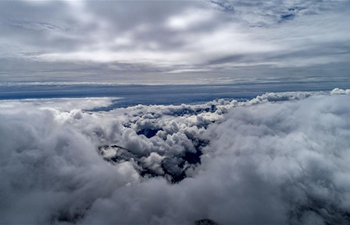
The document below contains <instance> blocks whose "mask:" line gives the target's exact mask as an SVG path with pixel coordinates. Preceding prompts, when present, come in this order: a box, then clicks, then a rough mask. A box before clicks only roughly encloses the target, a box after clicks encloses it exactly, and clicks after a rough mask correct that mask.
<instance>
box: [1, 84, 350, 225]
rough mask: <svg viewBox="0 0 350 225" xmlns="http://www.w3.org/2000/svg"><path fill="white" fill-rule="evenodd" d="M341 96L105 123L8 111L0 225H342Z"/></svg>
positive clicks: (344, 110)
mask: <svg viewBox="0 0 350 225" xmlns="http://www.w3.org/2000/svg"><path fill="white" fill-rule="evenodd" d="M348 94H349V90H341V89H335V90H333V91H332V92H330V93H325V92H322V93H314V92H309V93H305V92H291V93H268V94H265V95H263V96H258V97H257V98H255V99H252V100H250V101H246V102H238V101H235V100H233V101H225V100H217V101H212V102H208V103H205V104H198V105H178V106H173V105H166V106H161V105H154V106H144V105H137V106H133V107H128V108H118V109H114V110H111V111H108V112H105V111H86V110H81V109H78V108H76V109H72V108H60V107H61V106H62V102H58V103H57V104H58V106H59V107H55V106H54V105H53V103H52V104H50V105H48V106H45V104H46V103H45V102H41V103H36V104H34V103H33V106H32V107H30V106H28V104H29V103H28V102H26V103H24V104H25V105H24V106H21V104H20V103H18V102H17V104H12V105H11V104H10V102H9V101H7V106H6V107H1V108H0V121H1V122H0V137H1V140H0V141H1V151H0V154H1V155H0V156H1V157H0V176H1V179H2V181H1V183H0V190H1V191H0V195H1V202H0V223H2V224H19V223H26V224H49V223H51V224H194V223H195V221H198V220H202V219H206V218H208V219H211V220H213V221H215V222H216V223H218V224H258V223H259V224H347V223H348V221H349V215H350V205H349V198H350V193H349V189H350V187H349V186H350V180H349V176H348V174H349V172H350V167H349V161H350V154H349V146H350V143H349V140H350V124H349V118H350V98H349V96H348ZM93 101H97V102H98V101H99V102H100V103H101V102H102V104H106V103H105V102H104V101H101V100H96V99H95V100H93V99H92V100H91V102H90V103H92V105H94V104H93ZM68 105H69V104H68Z"/></svg>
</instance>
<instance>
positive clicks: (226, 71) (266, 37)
mask: <svg viewBox="0 0 350 225" xmlns="http://www.w3.org/2000/svg"><path fill="white" fill-rule="evenodd" d="M349 15H350V5H349V1H347V0H330V1H311V0H306V1H300V0H295V1H289V0H254V1H250V2H247V1H242V0H228V1H226V0H215V1H214V0H211V1H209V0H200V1H143V0H142V1H113V0H112V1H89V0H87V1H63V0H62V1H61V0H57V1H45V0H44V1H42V0H40V1H36V0H34V1H0V29H1V31H2V32H1V34H2V35H1V37H0V53H1V54H0V66H1V68H2V71H1V72H0V75H1V77H0V82H9V81H10V82H16V81H21V82H23V81H30V82H37V81H39V82H52V81H53V82H70V81H74V82H110V81H112V82H115V83H129V84H130V83H135V82H137V83H146V82H147V83H153V84H154V83H213V82H224V83H228V82H233V81H234V80H235V79H237V78H240V79H246V80H249V79H250V78H252V77H253V78H257V77H258V78H262V77H263V78H265V79H266V80H267V81H271V80H275V79H277V78H281V77H282V78H283V77H288V78H293V79H294V80H298V79H301V80H305V79H307V78H310V79H311V80H312V81H320V80H323V79H326V80H327V81H334V80H337V79H341V78H343V77H344V76H348V72H349V70H350V68H349V65H348V61H349V59H350V55H349V50H350V46H349V40H350V32H349V29H346V28H347V26H348V21H349V20H350V17H349ZM281 68H283V70H280V69H281ZM320 71H322V72H320ZM189 75H191V79H188V76H189ZM300 75H302V77H301V78H300V77H299V76H300ZM219 78H220V79H219Z"/></svg>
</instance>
